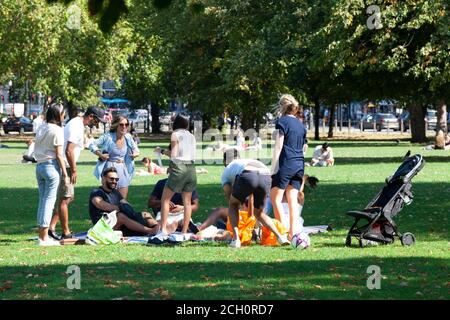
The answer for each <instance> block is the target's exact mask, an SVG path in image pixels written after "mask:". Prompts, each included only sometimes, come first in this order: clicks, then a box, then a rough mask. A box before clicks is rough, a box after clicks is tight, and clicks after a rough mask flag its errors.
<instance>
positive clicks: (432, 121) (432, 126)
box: [425, 109, 437, 130]
mask: <svg viewBox="0 0 450 320" xmlns="http://www.w3.org/2000/svg"><path fill="white" fill-rule="evenodd" d="M436 114H437V111H436V110H431V109H428V110H427V113H426V115H425V122H427V123H428V130H436V125H437V115H436Z"/></svg>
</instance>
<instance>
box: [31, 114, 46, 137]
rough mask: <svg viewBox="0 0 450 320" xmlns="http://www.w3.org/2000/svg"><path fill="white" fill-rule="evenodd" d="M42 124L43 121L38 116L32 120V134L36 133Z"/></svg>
mask: <svg viewBox="0 0 450 320" xmlns="http://www.w3.org/2000/svg"><path fill="white" fill-rule="evenodd" d="M43 123H44V120H43V119H42V117H41V116H38V117H37V118H36V119H34V120H33V132H34V133H37V131H38V129H39V127H40V126H41V125H42V124H43Z"/></svg>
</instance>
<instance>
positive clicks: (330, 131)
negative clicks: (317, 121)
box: [328, 104, 336, 138]
mask: <svg viewBox="0 0 450 320" xmlns="http://www.w3.org/2000/svg"><path fill="white" fill-rule="evenodd" d="M329 109H330V124H329V126H328V128H329V129H328V138H333V131H334V118H335V117H334V112H335V111H336V105H335V104H332V105H331V107H330V108H329Z"/></svg>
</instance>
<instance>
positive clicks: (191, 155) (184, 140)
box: [171, 129, 196, 162]
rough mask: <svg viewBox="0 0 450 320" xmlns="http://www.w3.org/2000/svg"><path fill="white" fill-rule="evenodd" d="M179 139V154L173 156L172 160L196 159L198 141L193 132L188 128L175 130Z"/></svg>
mask: <svg viewBox="0 0 450 320" xmlns="http://www.w3.org/2000/svg"><path fill="white" fill-rule="evenodd" d="M173 133H174V134H175V136H176V138H177V141H178V154H176V155H175V156H173V157H172V158H171V160H172V161H174V162H176V161H195V149H196V141H195V137H194V135H193V134H192V133H190V132H189V131H187V130H183V129H180V130H176V131H174V132H173Z"/></svg>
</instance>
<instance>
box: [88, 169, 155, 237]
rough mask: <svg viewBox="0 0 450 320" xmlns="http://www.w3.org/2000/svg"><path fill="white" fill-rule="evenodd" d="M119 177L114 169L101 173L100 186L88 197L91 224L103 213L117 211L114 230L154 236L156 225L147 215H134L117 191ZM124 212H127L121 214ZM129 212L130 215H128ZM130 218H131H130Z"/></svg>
mask: <svg viewBox="0 0 450 320" xmlns="http://www.w3.org/2000/svg"><path fill="white" fill-rule="evenodd" d="M118 180H119V176H118V174H117V170H116V169H115V168H114V167H111V168H108V169H106V170H105V171H103V173H102V186H101V187H99V188H97V189H94V190H93V191H92V192H91V194H90V197H89V215H90V217H91V220H92V223H93V224H96V223H97V221H98V220H100V219H101V217H102V214H103V213H104V212H112V211H115V210H116V211H117V223H116V225H115V226H114V227H113V229H114V230H122V231H126V233H127V235H154V234H156V233H157V232H158V230H159V225H158V223H157V222H156V221H155V220H154V219H152V218H151V217H150V216H149V214H148V216H147V217H145V215H142V216H141V215H140V213H139V214H138V213H135V212H134V211H133V210H132V208H131V206H129V204H128V203H127V202H126V200H124V199H123V198H122V195H121V194H120V192H119V191H117V189H116V188H117V182H118ZM123 210H126V211H127V212H126V213H124V212H121V211H123ZM130 211H131V213H130ZM130 217H132V218H130Z"/></svg>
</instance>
